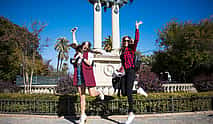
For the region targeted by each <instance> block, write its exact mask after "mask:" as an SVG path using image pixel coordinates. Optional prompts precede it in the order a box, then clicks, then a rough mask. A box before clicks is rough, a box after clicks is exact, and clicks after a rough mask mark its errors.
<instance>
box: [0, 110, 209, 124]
mask: <svg viewBox="0 0 213 124" xmlns="http://www.w3.org/2000/svg"><path fill="white" fill-rule="evenodd" d="M77 119H78V118H73V117H60V118H59V117H57V116H42V115H14V114H13V115H11V114H0V124H78V123H77V122H78V121H77ZM126 119H127V116H109V117H99V116H90V117H89V118H88V123H87V124H122V123H123V122H125V120H126ZM133 124H213V111H205V112H186V113H168V114H145V115H136V118H135V120H134V122H133Z"/></svg>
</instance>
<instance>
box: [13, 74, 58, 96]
mask: <svg viewBox="0 0 213 124" xmlns="http://www.w3.org/2000/svg"><path fill="white" fill-rule="evenodd" d="M57 81H58V78H57V77H46V76H45V77H44V76H33V81H32V93H40V94H41V93H46V94H55V93H56V86H57ZM16 85H17V87H20V88H21V92H24V82H23V77H21V76H16Z"/></svg>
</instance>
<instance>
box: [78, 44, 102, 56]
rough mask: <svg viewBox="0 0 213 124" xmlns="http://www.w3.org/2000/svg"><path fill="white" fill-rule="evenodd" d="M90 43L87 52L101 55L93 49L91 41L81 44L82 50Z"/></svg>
mask: <svg viewBox="0 0 213 124" xmlns="http://www.w3.org/2000/svg"><path fill="white" fill-rule="evenodd" d="M87 42H88V49H87V52H91V53H95V54H101V52H97V51H94V50H92V49H91V46H92V45H91V43H90V42H89V41H85V42H83V43H82V44H81V48H83V46H84V45H85V44H86V43H87Z"/></svg>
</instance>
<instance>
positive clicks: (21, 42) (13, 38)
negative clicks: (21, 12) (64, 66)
mask: <svg viewBox="0 0 213 124" xmlns="http://www.w3.org/2000/svg"><path fill="white" fill-rule="evenodd" d="M35 25H36V24H35V22H34V23H33V24H32V25H31V26H32V28H33V26H35ZM39 40H40V39H39V36H38V35H37V34H36V33H35V32H34V31H33V32H30V31H29V30H28V28H26V27H20V26H19V25H16V24H13V23H12V22H10V21H9V20H8V19H6V18H4V17H0V79H1V80H15V77H16V75H17V74H20V73H21V71H22V66H24V65H23V58H25V59H24V60H26V61H25V62H24V63H25V64H27V63H28V65H31V64H30V63H32V57H33V54H35V65H34V66H35V67H34V69H35V72H36V73H37V74H38V73H43V74H44V73H45V70H46V69H44V68H48V67H46V66H45V63H43V60H42V57H41V55H40V54H39V51H38V49H39Z"/></svg>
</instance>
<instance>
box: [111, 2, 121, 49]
mask: <svg viewBox="0 0 213 124" xmlns="http://www.w3.org/2000/svg"><path fill="white" fill-rule="evenodd" d="M119 48H120V28H119V6H118V5H113V6H112V49H113V50H114V51H118V50H119Z"/></svg>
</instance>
